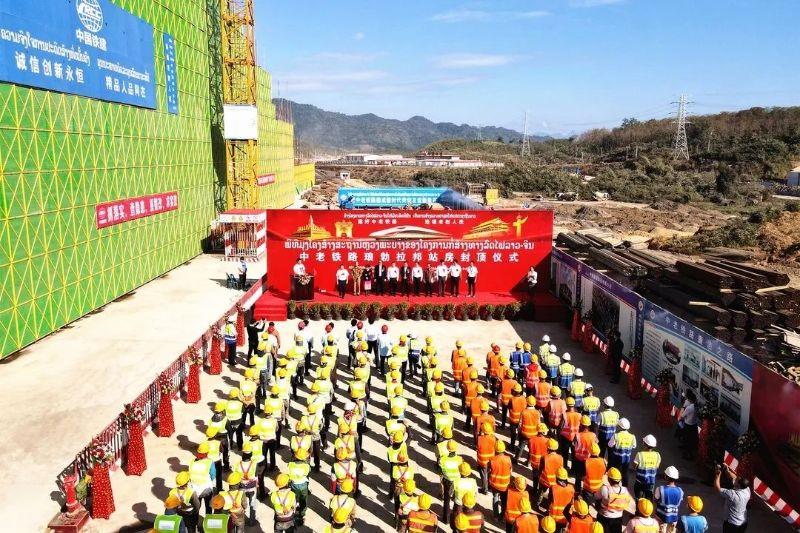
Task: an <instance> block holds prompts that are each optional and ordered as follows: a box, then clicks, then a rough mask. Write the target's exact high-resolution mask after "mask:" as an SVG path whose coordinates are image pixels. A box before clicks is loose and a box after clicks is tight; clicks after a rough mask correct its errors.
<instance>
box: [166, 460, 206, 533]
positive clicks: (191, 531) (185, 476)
mask: <svg viewBox="0 0 800 533" xmlns="http://www.w3.org/2000/svg"><path fill="white" fill-rule="evenodd" d="M190 480H191V474H190V473H189V472H180V473H178V475H176V476H175V485H176V487H175V488H174V489H172V490H171V491H169V496H170V498H175V499H177V500H178V506H177V508H176V513H177V514H178V516H180V517H181V518H182V519H183V525H184V526H185V527H186V531H187V533H195V532H196V531H197V525H198V523H199V521H200V498H199V495H198V493H197V491H196V490H194V489H193V488H192V487H191V486H190V485H189V481H190Z"/></svg>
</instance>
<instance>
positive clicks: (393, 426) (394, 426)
mask: <svg viewBox="0 0 800 533" xmlns="http://www.w3.org/2000/svg"><path fill="white" fill-rule="evenodd" d="M405 430H406V425H405V424H403V423H402V422H400V421H399V420H397V419H396V418H390V419H389V420H387V421H386V434H387V435H388V436H389V437H391V436H392V435H394V434H395V433H396V432H397V431H403V432H405Z"/></svg>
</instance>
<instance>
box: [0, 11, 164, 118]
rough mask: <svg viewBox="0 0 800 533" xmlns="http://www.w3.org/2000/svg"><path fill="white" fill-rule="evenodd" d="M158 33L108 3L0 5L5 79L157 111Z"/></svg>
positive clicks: (0, 69) (0, 62) (1, 76)
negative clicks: (156, 41)
mask: <svg viewBox="0 0 800 533" xmlns="http://www.w3.org/2000/svg"><path fill="white" fill-rule="evenodd" d="M154 58H155V52H154V44H153V27H152V26H151V25H150V24H148V23H146V22H145V21H143V20H142V19H140V18H138V17H136V16H135V15H133V14H131V13H129V12H127V11H125V10H124V9H122V8H120V7H118V6H116V5H114V4H112V3H111V2H110V1H109V0H35V1H20V0H0V80H2V81H6V82H10V83H16V84H19V85H27V86H29V87H36V88H40V89H48V90H52V91H58V92H63V93H68V94H75V95H79V96H86V97H89V98H97V99H99V100H107V101H110V102H119V103H121V104H130V105H135V106H139V107H146V108H150V109H155V108H156V83H155V69H154V65H155V62H154V61H155V59H154Z"/></svg>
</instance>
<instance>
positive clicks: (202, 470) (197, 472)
mask: <svg viewBox="0 0 800 533" xmlns="http://www.w3.org/2000/svg"><path fill="white" fill-rule="evenodd" d="M189 482H190V483H191V484H192V488H193V489H195V490H196V491H197V492H203V489H205V488H208V487H211V459H208V458H206V459H195V460H193V461H192V462H191V463H190V464H189Z"/></svg>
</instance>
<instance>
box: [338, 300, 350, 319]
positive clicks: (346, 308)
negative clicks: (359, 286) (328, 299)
mask: <svg viewBox="0 0 800 533" xmlns="http://www.w3.org/2000/svg"><path fill="white" fill-rule="evenodd" d="M339 316H340V317H341V319H342V320H350V318H352V316H353V304H342V305H341V307H339Z"/></svg>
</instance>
